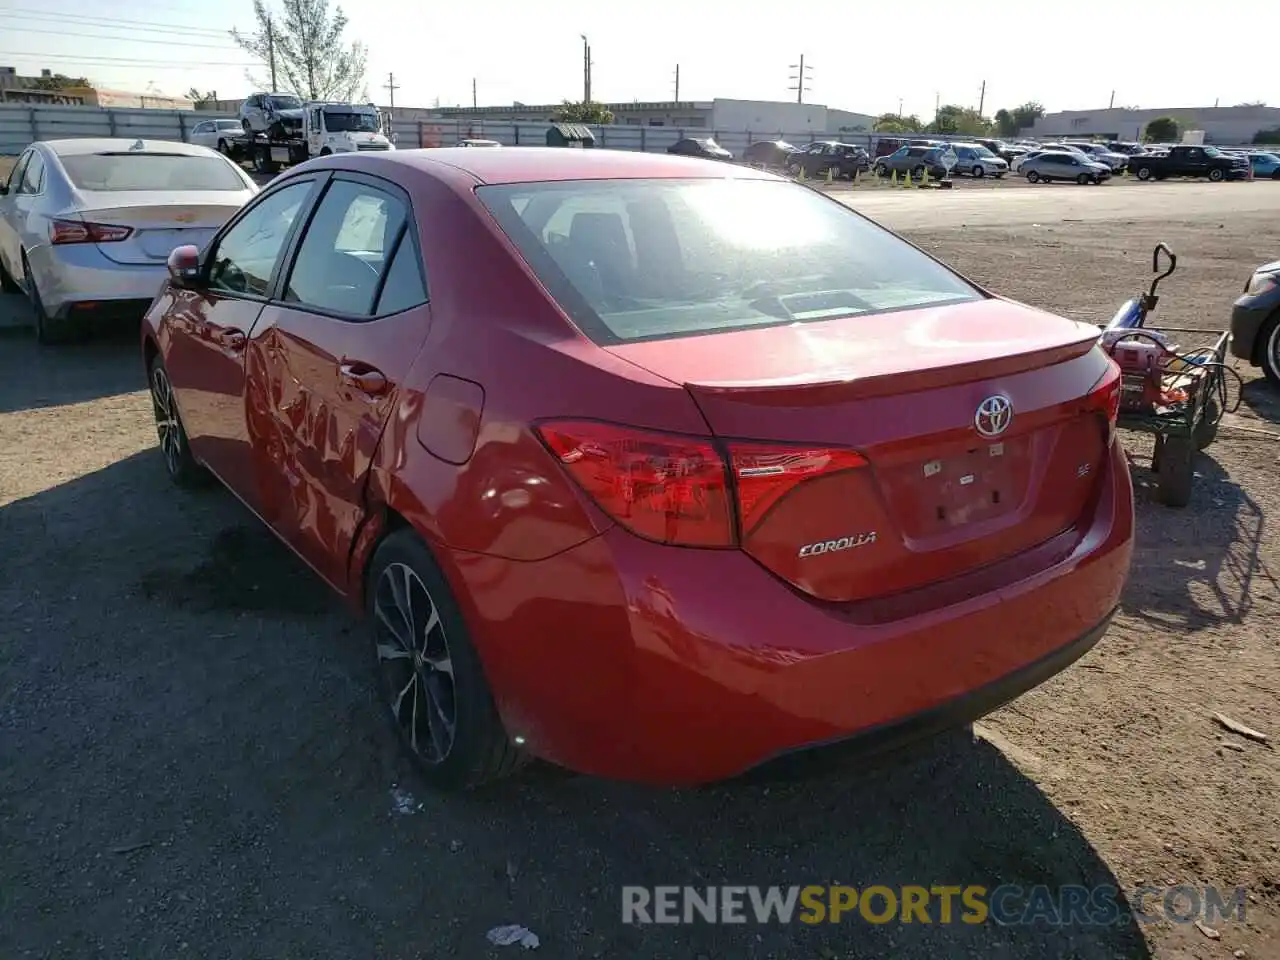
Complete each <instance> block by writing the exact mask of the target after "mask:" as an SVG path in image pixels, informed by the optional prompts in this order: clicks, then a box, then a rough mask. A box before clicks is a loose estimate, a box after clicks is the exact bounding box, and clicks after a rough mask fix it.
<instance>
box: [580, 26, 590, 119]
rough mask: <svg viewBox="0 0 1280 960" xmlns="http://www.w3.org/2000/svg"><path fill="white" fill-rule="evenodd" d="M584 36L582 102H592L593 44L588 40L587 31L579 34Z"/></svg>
mask: <svg viewBox="0 0 1280 960" xmlns="http://www.w3.org/2000/svg"><path fill="white" fill-rule="evenodd" d="M579 36H580V37H582V102H583V103H590V102H591V44H590V43H589V42H588V41H587V35H586V34H585V33H581V34H579Z"/></svg>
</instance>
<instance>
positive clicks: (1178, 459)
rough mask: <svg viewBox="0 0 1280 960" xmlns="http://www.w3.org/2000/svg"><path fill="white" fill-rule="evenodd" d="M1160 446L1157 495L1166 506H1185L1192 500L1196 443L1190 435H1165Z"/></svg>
mask: <svg viewBox="0 0 1280 960" xmlns="http://www.w3.org/2000/svg"><path fill="white" fill-rule="evenodd" d="M1160 448H1161V449H1160V469H1159V470H1157V471H1156V493H1157V496H1158V497H1159V499H1160V502H1161V503H1163V504H1164V505H1165V506H1166V507H1185V506H1186V505H1187V504H1188V503H1190V502H1191V485H1192V482H1193V481H1194V480H1195V459H1196V452H1197V451H1196V446H1195V443H1193V442H1192V440H1191V439H1189V438H1188V437H1164V438H1162V439H1161V441H1160Z"/></svg>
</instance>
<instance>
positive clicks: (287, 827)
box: [0, 451, 1149, 960]
mask: <svg viewBox="0 0 1280 960" xmlns="http://www.w3.org/2000/svg"><path fill="white" fill-rule="evenodd" d="M0 542H4V543H6V544H12V543H20V544H23V547H22V549H21V550H18V551H8V550H6V551H3V552H0V611H3V612H4V614H5V622H6V626H7V628H8V635H9V637H10V639H9V640H8V641H7V642H6V644H4V645H3V646H0V676H3V678H4V687H5V689H6V690H7V691H8V693H7V696H6V706H5V710H6V716H5V721H6V722H5V725H6V728H7V732H8V733H9V735H8V736H6V737H4V738H0V813H3V819H4V822H5V823H6V824H7V825H8V828H7V830H6V831H5V839H4V847H5V855H4V856H3V857H0V889H2V890H4V891H5V907H6V909H5V912H6V923H5V925H4V928H3V929H0V955H4V956H10V955H12V956H18V955H23V954H24V952H25V951H31V952H33V953H35V954H41V955H43V954H44V953H45V952H46V951H52V952H53V953H59V954H60V955H87V954H89V953H95V954H96V953H98V952H103V953H105V954H110V955H121V956H123V955H129V956H136V957H149V956H174V955H177V954H178V953H179V952H181V953H182V955H190V956H195V957H203V956H249V955H255V956H308V957H317V958H319V957H355V956H361V957H366V956H378V957H384V958H398V957H405V958H408V957H426V956H464V957H482V956H499V955H500V953H501V952H500V951H495V950H494V948H491V947H489V946H488V945H487V944H486V940H485V934H486V931H488V930H489V929H490V928H492V927H495V926H498V925H500V924H507V923H519V924H524V925H526V926H528V927H529V928H530V929H532V930H533V931H534V932H535V933H537V934H538V936H539V937H540V938H541V940H542V945H543V946H542V951H541V955H543V956H551V957H608V958H628V960H631V958H659V957H663V958H672V960H675V958H679V960H694V958H697V957H706V958H713V957H714V958H721V957H725V958H727V957H733V958H747V957H758V958H762V960H763V958H765V957H780V956H786V957H797V958H808V957H824V958H836V957H838V958H863V957H866V958H871V957H884V956H894V957H895V958H908V960H910V958H922V960H923V958H929V960H932V958H936V957H954V956H1007V957H1036V958H1053V957H1063V958H1066V957H1072V958H1084V960H1093V958H1099V960H1104V958H1105V960H1112V958H1114V957H1117V956H1123V957H1126V958H1142V957H1147V956H1149V953H1148V951H1147V947H1146V944H1145V941H1144V939H1143V937H1142V935H1141V932H1140V930H1139V929H1138V927H1137V925H1136V924H1135V923H1134V922H1133V921H1132V920H1130V919H1127V917H1126V918H1123V919H1121V920H1120V921H1118V922H1115V923H1112V924H1108V925H1098V924H1089V923H1084V922H1080V921H1079V920H1078V919H1076V920H1075V922H1068V923H1067V924H1066V925H1065V926H1054V925H1050V924H1047V923H1043V922H1037V923H1030V924H998V923H995V922H992V921H990V920H988V921H987V922H985V923H982V924H971V923H964V922H961V921H960V916H961V914H962V912H963V911H962V910H960V908H959V906H957V909H956V913H955V914H954V915H953V921H952V922H951V923H942V922H939V920H940V913H939V912H938V907H937V905H936V904H935V905H934V907H933V908H932V909H933V911H934V912H933V917H932V918H933V921H934V922H932V923H927V924H926V923H922V922H919V920H917V921H916V922H911V923H900V922H897V921H896V920H895V921H894V922H889V923H872V922H868V921H867V920H866V919H864V918H862V917H861V916H858V915H856V913H855V914H854V915H852V916H846V917H844V918H843V920H842V922H840V923H837V924H833V923H830V922H825V923H818V924H814V925H806V924H804V923H799V922H793V923H790V924H787V925H782V924H778V923H769V924H764V925H758V924H756V923H754V922H750V923H747V924H727V925H726V924H720V925H710V924H705V923H698V924H693V925H688V926H669V925H654V926H637V925H624V924H623V923H622V888H623V887H624V886H626V885H647V886H655V885H680V884H691V885H696V886H699V887H706V886H707V885H761V886H768V885H774V884H778V885H782V886H790V885H800V886H804V885H809V884H845V885H852V886H856V887H859V888H865V887H867V886H870V885H883V886H886V887H889V888H890V889H896V888H900V887H902V886H904V885H920V886H924V887H932V886H936V885H960V886H964V885H969V884H978V885H982V886H984V887H987V888H988V889H991V888H994V887H997V886H999V885H1001V884H1011V885H1017V886H1018V887H1021V888H1024V890H1029V889H1030V888H1032V887H1034V886H1036V885H1039V884H1045V885H1049V886H1051V887H1058V886H1060V885H1081V886H1083V887H1097V886H1099V885H1103V886H1113V885H1115V884H1116V880H1115V878H1114V877H1113V876H1112V874H1111V873H1110V871H1109V869H1108V868H1107V865H1106V864H1105V863H1104V862H1103V861H1102V860H1101V859H1100V857H1099V855H1098V854H1097V853H1096V852H1095V851H1094V849H1093V848H1092V846H1091V844H1090V843H1089V840H1088V839H1087V838H1086V837H1084V836H1083V835H1082V834H1081V833H1080V832H1079V831H1078V830H1077V828H1076V827H1075V826H1074V825H1073V824H1072V822H1071V821H1070V820H1069V819H1067V818H1066V817H1065V816H1064V815H1063V814H1062V813H1061V812H1060V811H1059V810H1058V809H1056V808H1055V807H1054V805H1053V804H1052V803H1051V802H1050V801H1049V800H1048V799H1047V798H1046V796H1045V795H1044V794H1043V793H1042V792H1041V791H1040V790H1039V789H1038V788H1037V787H1036V785H1035V784H1034V783H1033V782H1032V781H1031V780H1029V779H1028V778H1027V777H1025V776H1023V775H1022V774H1021V773H1020V772H1019V771H1018V769H1017V768H1016V767H1015V766H1014V765H1013V764H1012V763H1011V762H1010V761H1009V760H1008V759H1007V758H1006V757H1005V756H1004V755H1003V754H1002V753H1001V752H999V751H998V750H996V749H995V748H994V747H992V746H991V745H989V744H988V743H986V742H985V741H982V740H974V739H973V738H971V737H968V736H949V737H943V738H940V739H938V740H935V741H933V742H932V743H930V744H928V745H926V746H923V747H920V748H917V749H916V750H914V751H912V752H910V753H908V754H904V755H903V756H902V757H901V758H899V759H898V760H897V762H895V763H891V764H888V765H884V764H881V765H879V766H878V767H877V768H876V769H874V770H873V771H866V770H863V769H862V768H861V767H860V766H859V765H858V764H856V763H854V762H852V761H850V760H849V759H848V758H843V759H841V760H839V761H838V762H837V761H831V762H830V765H829V766H828V767H827V768H826V769H825V770H822V771H814V770H812V769H811V770H810V771H809V775H808V776H807V777H804V778H802V779H784V780H777V779H775V780H772V781H769V780H756V781H752V782H734V783H728V784H723V785H717V786H713V787H707V788H703V789H692V790H656V789H646V788H640V787H635V786H629V785H622V784H616V783H608V782H602V781H599V780H595V779H592V778H589V777H580V776H574V775H571V774H568V773H564V772H561V771H557V770H554V769H552V768H549V767H546V766H534V767H533V768H531V769H530V770H529V771H527V772H526V774H525V775H524V776H522V777H521V778H519V779H517V780H514V781H509V782H507V783H504V784H500V785H498V786H496V787H494V788H491V789H487V790H485V791H482V792H478V793H474V794H470V795H465V796H454V797H444V796H438V795H435V794H433V793H431V792H429V791H427V790H426V789H424V788H423V787H422V786H421V781H420V779H419V778H418V777H417V775H416V773H414V772H413V770H412V769H411V768H410V767H409V766H408V765H407V763H406V761H405V760H404V758H403V757H402V755H401V754H400V752H399V750H398V748H397V746H396V744H395V740H394V737H393V736H392V734H391V732H390V730H389V729H388V726H387V725H386V723H385V722H384V721H383V720H382V719H381V714H380V712H379V708H378V706H377V705H376V704H375V702H374V700H373V694H372V690H373V684H372V681H371V677H370V671H371V665H370V659H371V657H370V655H369V653H368V650H367V649H366V646H365V643H364V641H363V632H362V630H361V629H360V627H359V625H358V624H357V623H356V622H355V621H354V620H353V619H352V618H351V616H350V615H348V614H347V613H346V612H345V611H344V610H343V609H341V608H340V607H339V606H338V605H337V604H336V603H335V602H334V601H333V600H332V599H331V598H330V596H329V594H328V593H327V591H326V590H325V589H324V588H323V587H321V586H320V585H319V583H318V582H317V581H316V580H315V579H314V578H313V577H312V576H311V574H310V573H309V572H307V571H306V570H304V569H303V567H302V565H301V564H300V563H299V562H297V561H296V560H295V559H294V558H293V557H292V556H291V555H290V554H289V553H287V552H286V550H285V549H284V548H283V547H281V546H280V545H279V543H278V542H277V541H276V540H275V539H274V538H273V537H272V536H271V535H270V534H269V533H268V532H267V531H265V530H264V529H262V528H261V527H260V526H259V525H258V524H257V522H256V521H255V520H253V519H252V518H250V517H249V516H248V515H247V514H246V512H245V511H244V510H243V508H241V507H240V506H239V505H238V503H236V502H235V501H234V500H233V498H232V497H230V495H228V494H226V493H225V492H223V491H221V490H218V489H216V488H215V489H211V490H208V491H199V492H195V493H187V492H179V491H176V490H174V489H172V488H171V487H170V486H169V485H168V482H167V480H166V479H165V477H164V474H163V469H162V467H161V464H160V462H159V456H158V454H157V453H156V452H155V451H144V452H142V453H139V454H136V455H134V456H132V457H129V458H127V459H125V460H122V461H119V462H117V463H115V464H113V465H112V466H110V467H108V468H106V469H103V470H101V471H98V472H96V473H92V474H89V475H86V476H83V477H81V478H79V479H76V480H73V481H70V482H68V483H66V484H63V485H61V486H58V487H55V488H52V489H50V490H47V491H45V492H43V493H40V494H38V495H35V496H32V497H30V498H27V499H24V500H20V501H16V502H13V503H11V504H9V505H7V506H5V507H3V508H0ZM551 642H553V640H552V641H551ZM1021 902H1022V901H1021V900H1020V899H1019V898H1017V897H1014V898H1011V900H1010V901H1008V902H1007V903H1006V906H1008V907H1011V908H1015V909H1016V907H1017V906H1018V905H1019V904H1020V903H1021ZM879 903H880V906H879V908H878V909H883V902H882V901H879Z"/></svg>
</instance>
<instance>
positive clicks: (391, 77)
mask: <svg viewBox="0 0 1280 960" xmlns="http://www.w3.org/2000/svg"><path fill="white" fill-rule="evenodd" d="M382 89H383V90H386V91H388V92H389V93H390V94H391V109H392V110H393V111H394V110H395V108H396V91H397V90H399V89H400V84H398V83H396V75H395V74H394V73H388V74H387V82H386V83H384V84H383V85H382Z"/></svg>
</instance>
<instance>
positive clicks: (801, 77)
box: [787, 53, 813, 103]
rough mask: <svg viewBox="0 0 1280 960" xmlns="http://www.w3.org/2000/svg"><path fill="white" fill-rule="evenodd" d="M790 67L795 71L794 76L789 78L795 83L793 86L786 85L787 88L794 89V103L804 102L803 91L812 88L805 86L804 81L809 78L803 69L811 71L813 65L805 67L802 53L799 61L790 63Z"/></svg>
mask: <svg viewBox="0 0 1280 960" xmlns="http://www.w3.org/2000/svg"><path fill="white" fill-rule="evenodd" d="M791 69H792V70H794V71H796V73H795V76H793V77H791V78H790V79H792V80H794V81H795V82H796V85H795V86H794V87H787V89H788V90H794V91H795V92H796V103H804V95H805V92H806V91H808V90H811V89H812V88H811V87H806V86H805V81H806V80H808V79H809V77H808V76H807V75H806V74H805V71H806V70H807V71H810V72H812V71H813V67H806V66H805V65H804V54H803V53H802V54H800V63H799V64H795V63H793V64H791Z"/></svg>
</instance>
